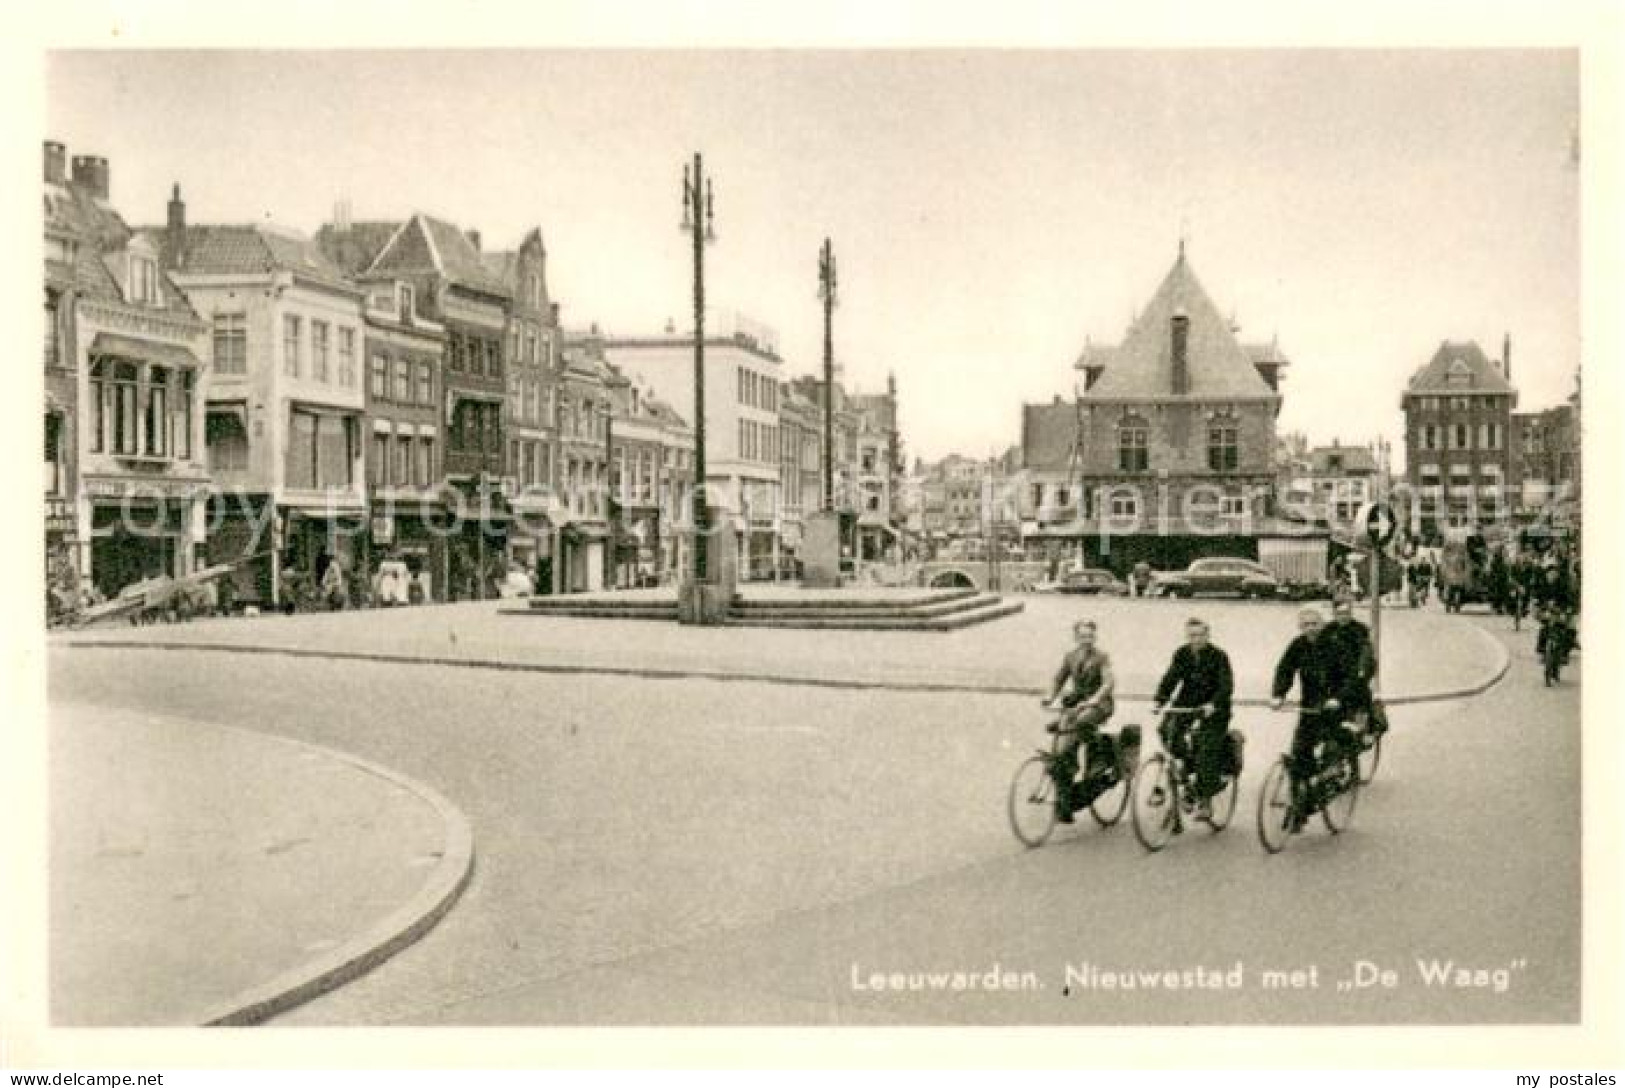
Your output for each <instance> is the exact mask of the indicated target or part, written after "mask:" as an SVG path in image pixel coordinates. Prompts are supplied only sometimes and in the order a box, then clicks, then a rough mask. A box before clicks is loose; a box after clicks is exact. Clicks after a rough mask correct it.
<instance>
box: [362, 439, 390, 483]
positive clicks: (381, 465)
mask: <svg viewBox="0 0 1625 1088" xmlns="http://www.w3.org/2000/svg"><path fill="white" fill-rule="evenodd" d="M388 468H389V436H388V435H387V434H380V433H378V432H377V431H374V432H373V433H372V448H371V449H370V450H369V451H368V453H367V483H369V484H371V485H372V486H373V487H383V486H384V485H385V484H387V483H388V482H389V473H388V471H387V470H388Z"/></svg>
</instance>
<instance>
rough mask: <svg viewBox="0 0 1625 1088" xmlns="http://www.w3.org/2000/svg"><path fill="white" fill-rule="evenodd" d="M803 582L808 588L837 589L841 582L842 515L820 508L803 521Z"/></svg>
mask: <svg viewBox="0 0 1625 1088" xmlns="http://www.w3.org/2000/svg"><path fill="white" fill-rule="evenodd" d="M801 584H802V585H803V586H805V587H807V588H808V589H836V588H838V587H839V586H840V584H841V518H840V515H839V514H832V513H825V512H822V511H820V512H819V513H816V514H809V515H808V516H807V517H806V518H805V519H804V520H803V523H802V533H801Z"/></svg>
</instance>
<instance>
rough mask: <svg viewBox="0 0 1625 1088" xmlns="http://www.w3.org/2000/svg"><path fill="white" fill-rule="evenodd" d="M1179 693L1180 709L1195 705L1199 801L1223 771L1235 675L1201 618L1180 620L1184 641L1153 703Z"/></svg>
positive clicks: (1194, 750)
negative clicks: (1182, 621)
mask: <svg viewBox="0 0 1625 1088" xmlns="http://www.w3.org/2000/svg"><path fill="white" fill-rule="evenodd" d="M1176 689H1177V690H1178V693H1179V705H1180V706H1181V707H1190V708H1194V709H1195V711H1196V713H1195V715H1194V718H1186V719H1183V721H1193V723H1194V724H1192V725H1191V727H1190V728H1191V730H1192V732H1191V748H1192V755H1193V756H1194V757H1195V760H1196V793H1197V796H1198V798H1199V799H1201V798H1207V797H1211V796H1212V795H1213V794H1214V793H1216V792H1217V791H1218V788H1219V779H1220V778H1222V777H1223V775H1224V763H1225V733H1226V732H1227V731H1228V729H1229V727H1230V698H1231V696H1232V694H1234V692H1235V676H1234V674H1233V673H1232V672H1231V671H1230V657H1229V655H1227V654H1226V653H1225V652H1224V651H1223V650H1221V649H1219V648H1218V647H1217V646H1215V645H1213V643H1212V641H1211V632H1210V631H1209V630H1208V625H1207V622H1206V621H1205V620H1200V619H1194V618H1193V619H1190V620H1188V621H1186V623H1185V645H1183V646H1181V647H1180V648H1179V649H1177V650H1175V651H1174V658H1173V661H1171V662H1170V663H1169V665H1168V671H1167V672H1165V673H1163V674H1162V682H1161V683H1159V684H1158V685H1157V694H1156V699H1155V703H1156V706H1157V707H1158V708H1159V709H1160V708H1162V707H1163V706H1166V705H1167V703H1168V700H1169V699H1171V698H1173V696H1174V693H1175V690H1176Z"/></svg>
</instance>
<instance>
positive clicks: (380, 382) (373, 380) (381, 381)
mask: <svg viewBox="0 0 1625 1088" xmlns="http://www.w3.org/2000/svg"><path fill="white" fill-rule="evenodd" d="M367 374H368V377H367V392H368V393H369V394H371V395H372V397H373V398H374V399H375V400H388V399H389V360H388V359H387V358H385V357H384V355H383V354H382V353H381V352H380V353H375V354H374V355H373V357H372V365H371V366H370V367H369V369H368V371H367Z"/></svg>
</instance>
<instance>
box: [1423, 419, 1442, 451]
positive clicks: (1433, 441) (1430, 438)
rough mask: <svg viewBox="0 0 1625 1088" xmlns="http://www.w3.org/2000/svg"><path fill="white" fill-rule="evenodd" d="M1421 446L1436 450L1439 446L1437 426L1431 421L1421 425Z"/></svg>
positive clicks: (1425, 448)
mask: <svg viewBox="0 0 1625 1088" xmlns="http://www.w3.org/2000/svg"><path fill="white" fill-rule="evenodd" d="M1422 448H1423V449H1424V450H1436V449H1438V448H1439V428H1438V426H1437V425H1435V424H1432V423H1425V424H1423V425H1422Z"/></svg>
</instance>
